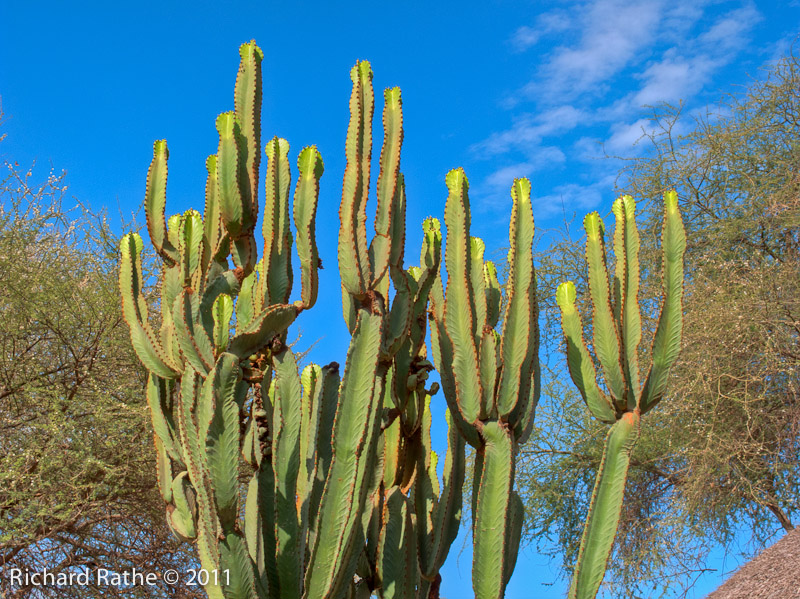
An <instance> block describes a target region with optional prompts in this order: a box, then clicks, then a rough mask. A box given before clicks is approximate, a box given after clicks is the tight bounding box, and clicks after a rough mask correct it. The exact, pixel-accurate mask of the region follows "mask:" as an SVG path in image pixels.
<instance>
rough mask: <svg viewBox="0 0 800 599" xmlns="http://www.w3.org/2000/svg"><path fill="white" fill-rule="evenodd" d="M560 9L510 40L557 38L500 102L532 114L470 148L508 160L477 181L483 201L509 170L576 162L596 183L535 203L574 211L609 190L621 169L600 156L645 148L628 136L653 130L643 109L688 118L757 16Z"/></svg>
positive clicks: (710, 9) (611, 7)
mask: <svg viewBox="0 0 800 599" xmlns="http://www.w3.org/2000/svg"><path fill="white" fill-rule="evenodd" d="M562 6H567V7H568V8H567V9H559V10H555V11H549V12H546V13H543V14H542V15H540V16H539V17H538V18H537V19H536V21H535V22H534V23H533V24H532V25H531V26H525V27H521V28H519V29H517V31H516V32H515V33H514V34H513V36H512V37H511V38H510V40H509V43H510V45H511V47H512V48H513V49H514V50H515V51H523V50H526V49H528V48H530V47H532V46H534V45H537V44H539V46H540V47H541V46H542V45H543V44H542V43H541V42H542V40H543V39H544V38H545V36H551V38H555V36H554V35H553V34H554V33H557V34H558V37H557V38H555V39H557V40H558V45H555V46H554V47H553V49H552V50H550V51H549V52H547V53H543V54H541V55H540V59H541V62H540V65H539V66H538V68H536V71H535V72H536V75H535V77H534V78H533V79H532V80H530V81H528V82H527V83H522V87H521V88H519V89H520V91H519V92H517V94H516V95H515V96H513V97H511V98H509V100H508V102H507V104H506V107H507V108H508V109H510V110H513V111H518V110H519V108H518V107H519V105H520V103H521V102H528V103H530V104H532V105H533V106H534V107H535V110H536V111H538V112H536V111H533V110H531V109H530V108H528V109H527V111H525V112H522V113H519V112H518V113H517V114H516V115H514V114H513V112H512V117H511V121H512V125H511V126H510V127H508V128H507V129H505V130H501V131H497V132H496V133H493V134H491V135H490V136H488V137H487V138H486V139H485V140H483V141H482V142H479V143H477V144H475V145H474V146H473V148H472V149H473V151H474V152H475V153H476V154H478V155H479V156H480V157H493V156H503V157H504V158H505V159H506V160H504V161H503V162H504V163H505V164H509V163H512V166H504V167H502V168H499V169H497V170H496V171H494V172H493V173H491V174H490V175H489V176H487V177H486V178H485V179H484V180H483V181H482V182H481V184H480V185H479V186H478V188H479V189H480V190H481V192H482V194H483V195H485V198H486V202H485V205H488V204H489V203H491V201H492V200H493V198H499V194H500V193H502V196H503V197H505V196H506V195H507V192H508V186H509V185H510V184H511V180H512V179H513V177H514V176H520V175H522V174H529V173H535V172H536V171H539V170H541V169H543V168H552V167H553V166H554V165H555V166H558V167H560V168H563V167H564V166H568V167H570V166H571V163H573V162H575V161H578V162H580V163H582V164H583V165H584V167H583V168H582V169H581V170H580V171H575V173H576V174H578V173H582V176H584V177H589V176H591V177H594V179H595V180H599V183H596V184H591V185H586V184H579V183H570V184H567V185H560V186H556V187H554V188H553V190H552V192H551V193H548V194H547V195H545V196H544V197H543V198H542V199H543V200H544V201H546V203H549V204H553V205H557V206H558V210H561V206H562V202H563V205H564V206H565V207H566V208H567V209H574V210H585V209H588V208H593V207H595V206H597V205H598V203H599V202H600V201H601V198H603V197H605V196H604V194H607V193H611V192H612V191H613V188H614V181H615V178H616V172H617V169H618V168H619V166H620V165H619V162H617V161H614V160H601V159H602V158H606V157H608V156H609V155H618V156H631V155H635V154H637V153H639V152H641V151H642V150H643V148H645V147H647V145H646V144H644V143H642V144H641V145H639V146H638V147H637V145H636V144H637V142H638V141H640V140H641V139H642V137H643V135H645V134H651V133H653V131H654V129H656V128H657V124H656V123H654V122H652V121H650V120H649V119H648V118H646V117H647V116H649V115H648V114H647V113H646V112H645V111H643V110H642V107H643V106H645V105H658V104H660V103H662V102H666V103H670V104H673V105H677V104H682V105H684V106H685V108H684V110H685V111H686V114H687V116H688V115H691V113H692V111H693V110H694V109H696V107H697V105H698V102H697V99H698V97H699V95H700V94H701V93H703V92H707V91H711V90H710V89H709V86H710V85H711V84H712V83H713V82H714V81H715V77H716V76H717V75H718V73H719V72H720V70H721V69H722V68H723V67H725V66H726V65H729V64H731V63H732V62H733V61H734V60H736V58H737V56H739V54H740V53H741V51H742V50H743V49H744V48H745V47H747V45H748V44H749V43H750V33H751V31H752V30H753V27H754V26H755V24H757V23H758V22H759V20H761V19H762V16H761V14H760V13H759V11H758V10H757V8H756V7H755V5H754V4H753V3H752V2H751V1H750V0H669V1H668V0H648V1H644V2H642V1H641V0H565V3H564V4H562ZM765 52H767V50H765ZM687 120H690V119H687ZM579 127H580V128H581V131H580V134H581V135H582V136H581V137H579V138H578V139H577V141H575V139H576V137H578V136H576V135H575V133H576V132H578V128H579ZM676 132H677V130H676V129H674V130H673V133H676ZM555 144H560V147H561V148H563V151H562V150H559V149H558V148H556V147H555ZM589 165H592V166H589ZM587 168H588V169H589V171H590V172H586V169H587ZM586 180H588V179H586Z"/></svg>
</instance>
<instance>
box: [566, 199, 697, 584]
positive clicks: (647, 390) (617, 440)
mask: <svg viewBox="0 0 800 599" xmlns="http://www.w3.org/2000/svg"><path fill="white" fill-rule="evenodd" d="M635 210H636V205H635V202H634V200H633V198H632V197H631V196H623V197H621V198H618V199H617V200H616V201H615V202H614V204H613V206H612V212H613V213H614V216H615V220H616V227H615V229H614V258H615V267H614V275H613V279H610V277H609V272H608V269H607V265H606V250H605V242H604V236H605V227H604V225H603V221H602V220H601V218H600V215H599V214H598V213H597V212H593V213H591V214H589V215H587V216H586V218H585V219H584V228H585V229H586V261H587V263H588V267H589V292H590V296H591V304H592V333H593V347H594V353H595V356H596V361H597V362H598V363H599V365H600V368H601V371H602V373H603V382H602V383H600V382H598V380H597V372H596V368H595V360H594V359H593V357H592V355H591V354H590V353H589V350H588V348H587V346H586V343H585V342H584V340H583V333H582V324H581V317H580V314H579V313H578V310H577V309H576V307H575V300H576V291H575V285H574V284H573V283H572V282H566V283H562V284H561V285H559V287H558V290H557V292H556V300H557V302H558V305H559V308H560V310H561V324H562V328H563V330H564V335H565V338H566V342H567V363H568V367H569V372H570V376H571V377H572V380H573V382H574V383H575V386H576V387H577V388H578V390H579V391H580V393H581V396H582V397H583V399H584V401H585V402H586V405H587V407H588V408H589V411H590V412H591V413H592V415H593V416H594V417H595V418H597V419H598V420H600V421H602V422H606V423H609V424H610V425H611V427H610V429H609V432H608V435H607V436H606V440H605V447H604V450H603V457H602V460H601V462H600V469H599V471H598V473H597V480H596V482H595V486H594V491H593V492H592V499H591V504H590V506H589V513H588V516H587V520H586V525H585V527H584V531H583V537H582V539H581V544H580V549H579V553H578V562H577V565H576V568H575V573H574V576H573V578H572V583H571V585H570V591H569V596H570V597H571V598H578V599H585V598H593V597H595V595H596V594H597V591H598V589H599V587H600V583H601V582H602V580H603V576H604V574H605V570H606V564H607V563H608V558H609V555H610V553H611V547H612V544H613V542H614V537H615V536H616V532H617V525H618V523H619V515H620V511H621V509H622V501H623V495H624V491H625V481H626V480H627V476H628V466H629V464H630V458H631V452H632V451H633V449H634V446H635V445H636V441H637V440H638V438H639V433H640V428H641V417H642V415H643V414H645V413H647V412H648V411H649V410H651V409H652V408H653V407H655V406H656V405H657V404H658V403H659V402H660V401H661V399H662V398H663V397H664V393H665V391H666V386H667V377H668V375H669V370H670V367H671V366H672V364H673V363H674V362H675V359H676V358H677V357H678V352H679V351H680V344H681V328H682V322H683V314H682V298H683V255H684V252H685V250H686V235H685V232H684V229H683V223H682V220H681V215H680V210H679V208H678V196H677V194H676V193H675V192H668V193H666V194H665V195H664V225H663V229H662V236H661V245H662V250H663V288H664V301H663V306H662V310H661V315H660V316H659V318H658V325H657V328H656V333H655V336H654V338H653V347H652V351H651V356H652V358H651V359H652V363H651V365H650V368H649V371H648V374H647V376H646V377H645V382H644V385H642V384H641V378H640V376H641V373H640V368H639V357H638V349H639V343H640V342H641V338H642V324H641V314H640V310H639V300H638V294H639V256H638V255H639V233H638V231H637V228H636V220H635ZM601 385H602V386H601Z"/></svg>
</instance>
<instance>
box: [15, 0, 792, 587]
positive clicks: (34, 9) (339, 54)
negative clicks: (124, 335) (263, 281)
mask: <svg viewBox="0 0 800 599" xmlns="http://www.w3.org/2000/svg"><path fill="white" fill-rule="evenodd" d="M71 4H73V5H72V6H68V5H67V3H62V2H35V1H30V2H25V3H22V2H13V1H11V0H9V1H7V2H3V3H2V4H0V97H2V107H3V111H4V112H5V120H4V122H3V124H2V125H0V134H2V133H6V134H7V138H6V140H5V141H4V142H3V143H2V144H0V158H5V159H7V160H12V161H17V162H19V163H20V164H21V165H28V164H30V163H31V162H32V161H33V160H34V159H36V160H37V164H38V166H37V171H36V172H38V173H39V175H40V176H41V177H42V178H43V177H44V176H45V175H46V171H47V170H48V169H49V167H50V165H52V166H53V167H54V168H55V169H56V170H61V169H64V170H66V171H67V182H68V184H69V192H68V193H69V195H70V196H74V197H76V198H78V199H80V200H81V201H83V202H85V203H88V204H89V205H91V206H92V207H93V208H95V209H101V208H107V209H108V211H109V215H110V216H111V218H112V220H113V221H114V222H115V223H116V225H115V226H117V227H119V223H120V220H119V215H120V213H122V214H125V215H128V216H129V215H130V214H131V213H133V212H135V211H137V210H139V207H140V205H141V202H142V199H143V195H144V181H145V174H146V171H147V166H148V164H149V161H150V158H151V155H152V154H151V151H152V142H153V140H155V139H161V138H166V139H167V140H168V143H169V147H170V180H169V185H168V211H169V212H170V213H174V212H179V211H183V210H186V209H187V208H189V207H196V208H200V207H201V206H202V202H203V186H204V182H205V168H204V161H205V158H206V156H207V155H208V154H209V153H213V152H214V151H215V150H216V144H217V139H216V132H215V129H214V118H215V116H216V115H217V114H218V113H219V112H222V111H224V110H229V109H231V108H232V105H233V82H234V76H235V72H236V67H237V61H238V54H237V47H238V45H239V44H240V43H242V42H244V41H248V40H250V39H251V38H254V39H256V41H257V42H258V43H259V44H260V45H261V47H262V49H263V50H264V54H265V61H264V110H263V122H262V126H263V134H264V141H266V140H267V139H268V138H269V137H271V136H272V135H276V134H277V135H279V136H281V137H285V138H286V139H288V140H289V142H290V143H291V146H292V152H291V154H290V156H291V157H292V159H296V156H297V152H298V151H299V150H300V148H302V147H303V146H305V145H308V144H312V143H313V144H317V146H318V147H319V149H320V151H321V152H322V156H323V159H324V161H325V175H324V176H323V179H322V186H321V187H322V189H321V196H320V206H319V224H318V231H319V233H318V234H319V244H320V254H321V256H322V258H323V259H324V260H325V263H326V266H327V268H326V269H325V271H323V273H322V279H321V293H322V294H323V295H325V294H327V296H328V297H329V298H330V301H323V302H320V303H321V305H319V306H318V307H317V308H315V310H314V311H313V312H312V314H309V315H308V318H306V319H305V321H304V324H303V325H302V329H303V334H304V340H307V341H309V342H310V341H313V340H315V339H318V338H321V341H320V343H319V344H318V345H317V347H316V348H315V352H314V354H313V356H314V358H315V359H316V360H318V361H320V362H327V361H330V360H332V359H341V357H342V356H343V355H344V351H345V349H346V342H347V335H346V330H345V328H344V324H343V321H342V319H341V317H340V316H339V314H340V308H341V306H340V299H339V284H338V280H337V278H336V269H335V268H334V264H335V258H336V227H337V226H338V224H337V210H338V202H339V193H340V191H341V182H342V174H343V170H344V156H343V154H344V152H343V149H344V148H343V146H344V136H345V131H346V126H347V119H348V113H347V100H348V96H349V89H350V80H349V77H348V73H349V69H350V67H351V66H352V65H353V63H354V62H355V61H356V59H368V60H370V61H371V62H372V66H373V69H374V72H375V78H374V82H375V86H376V89H382V88H384V87H388V86H394V85H398V86H400V87H401V88H402V90H403V101H404V115H405V119H404V121H405V144H404V152H403V159H402V169H403V172H404V174H405V177H406V184H407V195H408V202H409V210H408V222H409V235H408V251H407V254H406V255H407V262H412V263H413V261H415V260H416V257H417V256H418V251H419V250H418V248H419V244H420V241H421V235H420V233H419V231H420V229H419V223H421V221H422V219H423V218H424V217H425V216H428V215H429V214H431V215H434V216H437V217H441V216H442V214H443V210H444V200H445V197H446V189H445V186H444V175H445V173H446V172H447V171H448V170H449V169H451V168H453V167H456V166H463V167H464V168H465V170H466V172H467V175H468V177H469V179H470V183H471V194H470V195H471V198H472V203H473V234H474V235H478V236H481V237H483V238H484V239H485V240H486V242H487V246H488V255H489V256H490V257H491V256H493V255H496V253H497V251H498V248H500V247H501V246H502V245H503V244H504V241H505V239H507V219H508V214H509V210H510V199H509V195H508V190H509V189H510V186H511V183H512V180H513V178H514V177H519V176H528V177H530V178H531V180H532V183H533V193H534V197H535V200H534V213H535V217H536V222H537V227H538V229H539V230H540V231H544V230H545V229H547V228H551V227H557V226H558V225H559V224H560V222H561V218H562V215H563V214H564V213H566V214H568V215H569V214H572V213H573V212H575V213H577V214H578V216H579V217H582V216H583V214H584V213H585V212H587V211H589V210H593V209H600V211H601V213H607V212H608V207H609V206H610V203H611V200H612V199H613V198H614V196H615V193H616V192H615V188H614V186H615V179H616V173H617V171H618V169H619V166H620V163H619V162H618V161H615V160H607V159H602V157H603V151H604V150H605V152H607V153H609V154H613V155H622V156H632V155H636V154H637V153H638V152H641V151H643V147H644V144H639V145H635V144H636V141H637V140H638V139H639V138H640V136H641V135H642V131H643V128H646V127H647V126H648V122H647V120H646V118H647V116H648V114H649V112H650V111H649V110H648V109H646V108H644V106H645V105H648V104H650V105H652V104H657V103H659V102H665V101H666V102H672V103H678V102H684V104H685V112H686V113H687V114H689V115H691V114H692V113H693V112H697V111H701V110H703V108H704V107H705V106H707V105H709V104H713V102H714V101H716V100H717V99H719V98H720V97H721V96H722V95H723V94H725V93H729V92H734V93H738V92H740V91H741V89H742V87H741V86H743V85H746V84H747V82H748V81H749V80H750V78H751V77H758V76H760V69H761V67H763V66H764V65H766V64H769V63H770V62H772V61H774V60H775V59H776V58H778V57H780V56H781V55H783V54H784V53H786V52H787V51H788V49H789V47H790V45H791V43H792V41H793V40H794V39H795V37H796V36H797V34H798V33H800V3H798V2H797V1H796V0H795V1H793V2H781V1H763V2H745V1H740V0H734V1H724V0H720V1H708V0H672V1H662V0H653V1H642V0H639V1H633V0H586V1H573V0H563V1H558V2H550V3H543V2H532V1H531V2H519V1H510V0H508V1H487V2H481V3H463V2H458V3H457V2H451V1H443V2H439V3H436V4H435V5H431V3H421V2H406V3H402V4H403V6H402V7H401V3H394V4H393V5H391V6H388V5H385V4H384V3H361V4H355V3H353V4H345V3H341V2H331V3H322V2H314V3H310V2H306V3H296V4H295V3H288V2H282V3H276V2H269V1H262V2H259V3H255V2H228V3H221V2H220V3H214V4H212V3H209V2H203V1H198V2H191V3H189V2H168V1H162V2H151V1H140V2H137V3H109V2H103V3H95V2H84V3H71ZM223 7H224V8H223ZM378 97H380V95H379V96H378ZM379 110H380V107H378V109H377V110H376V114H380V112H379ZM376 124H378V121H377V120H376ZM376 135H377V137H378V138H379V137H380V135H379V133H378V134H376ZM601 144H602V145H601ZM375 154H376V155H377V150H376V152H375ZM262 168H263V167H262ZM141 216H142V215H141V212H140V213H139V217H140V219H141ZM543 239H546V236H545V237H543ZM539 243H546V241H540V242H539ZM304 316H306V315H305V314H304ZM459 547H460V545H458V544H457V545H456V546H454V548H453V557H452V558H451V560H450V561H449V562H448V564H447V566H446V568H445V571H444V573H443V575H444V580H445V583H444V586H443V594H444V595H445V596H447V597H448V598H449V599H459V598H461V597H469V596H470V595H471V593H470V582H469V564H470V557H469V553H468V551H465V552H464V553H463V554H462V555H461V556H460V557H459V556H458V555H457V554H458V551H457V550H458V548H459ZM725 567H726V568H728V569H729V568H730V567H731V562H730V560H729V561H728V562H727V563H726V565H725ZM715 576H716V575H715ZM459 577H461V580H459ZM555 577H556V574H555V565H553V566H550V565H548V564H547V561H546V560H545V559H543V558H539V557H537V556H536V555H535V554H534V553H533V552H532V551H531V550H530V549H528V550H523V552H522V554H521V557H520V561H519V562H518V564H517V570H516V573H515V575H514V578H513V579H512V582H511V585H510V587H509V592H508V596H509V597H510V598H529V597H543V598H544V597H562V596H564V594H565V591H564V585H562V584H560V583H558V582H556V584H555V585H553V586H548V585H546V584H542V583H552V582H554V581H555ZM718 580H719V579H718V578H714V577H713V576H708V577H707V578H706V579H705V580H704V581H702V583H701V585H700V586H699V587H698V589H701V590H704V591H708V590H709V589H710V588H713V587H715V586H716V585H717V584H718ZM701 594H702V593H701V592H699V591H698V595H697V596H701Z"/></svg>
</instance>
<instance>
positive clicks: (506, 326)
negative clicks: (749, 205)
mask: <svg viewBox="0 0 800 599" xmlns="http://www.w3.org/2000/svg"><path fill="white" fill-rule="evenodd" d="M446 183H447V187H448V191H449V194H448V198H447V203H446V205H445V224H446V225H447V244H446V249H445V260H444V261H445V265H446V267H447V288H446V289H443V288H442V284H441V279H439V280H437V281H436V284H435V285H434V286H433V288H432V290H431V304H432V306H431V319H432V326H431V332H432V346H433V353H434V361H435V362H436V365H437V368H438V370H439V371H440V375H441V380H442V388H443V390H444V393H445V397H446V399H447V402H448V405H449V407H450V411H451V413H452V414H453V420H454V422H455V425H456V426H457V427H458V430H459V431H460V432H461V433H462V434H463V436H464V438H465V439H466V441H467V442H469V443H470V444H471V445H473V446H474V447H475V448H476V449H477V462H478V464H477V465H476V474H475V477H474V479H473V489H472V493H473V498H474V504H473V516H474V527H473V537H474V553H473V589H474V591H475V595H476V597H478V598H479V599H497V598H500V597H502V596H503V595H504V594H505V587H506V585H507V584H508V580H509V578H510V577H511V573H512V571H513V568H514V564H515V563H516V556H517V551H518V548H519V537H520V531H521V526H522V510H521V509H520V508H519V497H518V496H517V495H516V494H515V492H514V491H513V475H514V463H515V459H516V455H517V451H518V445H519V444H520V443H524V442H525V440H526V439H527V437H528V435H529V434H530V431H531V428H532V425H533V413H534V410H535V407H536V403H537V401H538V395H539V388H540V387H539V381H538V377H539V362H538V340H539V329H538V310H537V307H536V276H535V273H534V268H533V249H532V244H533V233H534V224H533V209H532V204H531V195H530V192H531V186H530V183H529V182H528V180H527V179H517V180H515V181H514V184H513V186H512V188H511V198H512V202H513V208H512V214H511V223H510V226H509V255H508V264H509V271H510V275H509V279H508V281H507V283H506V285H505V289H504V291H505V296H506V298H505V299H506V301H505V312H504V314H503V318H502V321H503V330H502V333H498V332H497V331H496V327H497V324H498V322H499V319H500V306H501V305H502V291H501V288H500V285H499V283H498V281H497V276H496V270H495V267H494V265H493V264H492V263H490V262H486V263H484V260H483V251H484V244H483V242H482V241H481V240H479V239H477V238H472V237H470V210H469V199H468V188H469V185H468V182H467V178H466V176H465V175H464V172H463V170H461V169H456V170H453V171H450V173H448V175H447V178H446Z"/></svg>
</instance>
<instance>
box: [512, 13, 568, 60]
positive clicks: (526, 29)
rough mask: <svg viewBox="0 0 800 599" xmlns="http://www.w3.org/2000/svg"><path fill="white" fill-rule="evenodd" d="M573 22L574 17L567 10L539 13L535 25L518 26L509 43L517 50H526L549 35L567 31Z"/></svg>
mask: <svg viewBox="0 0 800 599" xmlns="http://www.w3.org/2000/svg"><path fill="white" fill-rule="evenodd" d="M572 23H573V21H572V19H570V17H569V14H568V13H566V12H565V11H550V12H546V13H543V14H541V15H539V17H538V18H537V19H536V25H534V26H533V27H530V26H528V25H523V26H522V27H520V28H518V29H517V30H516V31H515V32H514V34H513V35H512V36H511V39H509V43H510V44H511V47H512V49H513V50H514V51H515V52H524V51H525V50H527V49H528V48H530V47H532V46H535V45H536V44H538V43H539V40H541V39H542V38H544V37H547V36H548V35H551V34H553V33H560V32H562V31H567V30H568V29H570V28H571V27H572V26H573V24H572Z"/></svg>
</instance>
